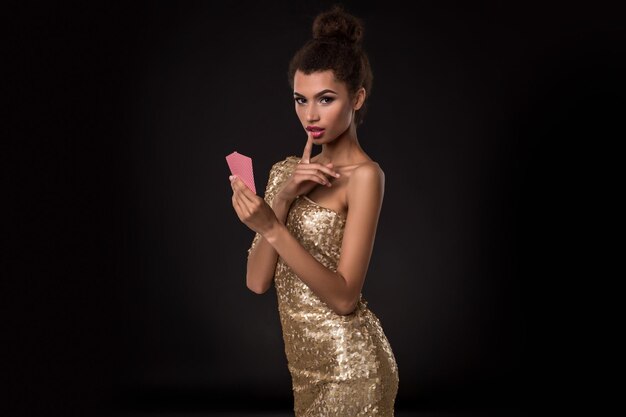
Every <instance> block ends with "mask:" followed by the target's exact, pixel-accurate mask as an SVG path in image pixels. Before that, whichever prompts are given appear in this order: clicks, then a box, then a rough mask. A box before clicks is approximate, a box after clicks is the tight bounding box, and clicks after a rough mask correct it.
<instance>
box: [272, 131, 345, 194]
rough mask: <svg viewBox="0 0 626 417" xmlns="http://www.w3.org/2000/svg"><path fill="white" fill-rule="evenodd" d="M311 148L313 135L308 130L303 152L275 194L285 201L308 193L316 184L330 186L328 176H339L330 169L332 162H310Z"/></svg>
mask: <svg viewBox="0 0 626 417" xmlns="http://www.w3.org/2000/svg"><path fill="white" fill-rule="evenodd" d="M312 149H313V136H312V135H311V133H310V132H309V135H308V138H307V142H306V145H305V146H304V152H303V153H302V158H301V161H300V163H299V164H298V165H297V166H296V168H295V169H294V171H293V173H292V174H291V176H290V177H289V178H288V179H287V180H286V181H285V183H284V184H283V186H282V188H281V189H280V191H279V192H278V194H277V195H276V197H277V198H281V199H283V200H285V201H293V200H295V199H296V198H297V197H298V196H300V195H306V194H308V193H309V192H310V191H311V190H312V189H313V188H315V187H316V186H317V185H318V184H322V185H326V186H328V187H331V186H332V184H331V182H330V181H329V179H328V178H326V175H328V176H329V177H335V178H337V177H339V175H340V174H339V173H337V172H336V171H334V170H333V169H332V166H333V164H332V163H330V162H329V163H328V164H326V165H322V164H318V163H315V162H313V163H312V162H311V150H312Z"/></svg>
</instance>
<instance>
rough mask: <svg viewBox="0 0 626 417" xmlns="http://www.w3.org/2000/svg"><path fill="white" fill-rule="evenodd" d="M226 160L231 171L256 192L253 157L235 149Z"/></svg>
mask: <svg viewBox="0 0 626 417" xmlns="http://www.w3.org/2000/svg"><path fill="white" fill-rule="evenodd" d="M226 162H227V163H228V167H229V168H230V172H231V173H232V174H233V175H236V176H238V177H239V178H241V180H242V181H243V182H244V184H246V185H247V186H248V188H249V189H251V190H252V192H253V193H255V194H256V187H255V186H254V173H253V171H252V158H250V157H247V156H245V155H242V154H240V153H239V152H236V151H235V152H233V153H231V154H230V155H227V156H226Z"/></svg>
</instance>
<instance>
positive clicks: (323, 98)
mask: <svg viewBox="0 0 626 417" xmlns="http://www.w3.org/2000/svg"><path fill="white" fill-rule="evenodd" d="M298 100H306V99H305V98H303V97H296V98H294V101H295V102H296V103H297V104H300V105H302V104H303V103H300V102H299V101H298ZM320 100H328V101H327V102H326V103H323V104H330V103H332V102H333V100H335V99H334V98H333V97H320Z"/></svg>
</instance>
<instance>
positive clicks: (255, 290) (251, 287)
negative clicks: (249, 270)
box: [247, 283, 269, 295]
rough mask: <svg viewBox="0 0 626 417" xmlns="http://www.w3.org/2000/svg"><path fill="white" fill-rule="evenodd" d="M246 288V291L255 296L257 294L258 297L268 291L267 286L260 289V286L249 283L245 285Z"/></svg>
mask: <svg viewBox="0 0 626 417" xmlns="http://www.w3.org/2000/svg"><path fill="white" fill-rule="evenodd" d="M247 287H248V289H249V290H250V291H252V292H253V293H255V294H259V295H261V294H265V293H266V292H267V290H269V287H268V286H265V287H261V286H258V285H252V284H250V283H248V284H247Z"/></svg>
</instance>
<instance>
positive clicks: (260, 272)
mask: <svg viewBox="0 0 626 417" xmlns="http://www.w3.org/2000/svg"><path fill="white" fill-rule="evenodd" d="M290 206H291V202H290V201H284V200H280V199H278V198H275V199H274V201H273V203H272V209H273V210H274V214H276V217H277V218H278V220H279V222H280V223H281V224H284V223H285V220H286V218H287V214H288V213H289V207H290ZM277 260H278V253H277V252H276V250H275V249H274V247H273V246H272V245H270V244H269V243H268V242H267V241H266V240H265V238H264V237H261V238H260V240H259V242H258V243H257V245H256V246H255V247H254V248H253V249H252V250H251V251H250V256H248V264H247V273H246V285H247V287H248V288H249V289H250V290H251V291H253V292H255V293H257V294H263V293H264V292H266V291H267V290H268V289H269V287H270V285H271V283H272V279H273V278H274V272H275V271H276V261H277Z"/></svg>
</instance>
